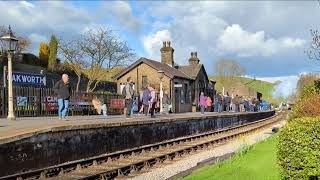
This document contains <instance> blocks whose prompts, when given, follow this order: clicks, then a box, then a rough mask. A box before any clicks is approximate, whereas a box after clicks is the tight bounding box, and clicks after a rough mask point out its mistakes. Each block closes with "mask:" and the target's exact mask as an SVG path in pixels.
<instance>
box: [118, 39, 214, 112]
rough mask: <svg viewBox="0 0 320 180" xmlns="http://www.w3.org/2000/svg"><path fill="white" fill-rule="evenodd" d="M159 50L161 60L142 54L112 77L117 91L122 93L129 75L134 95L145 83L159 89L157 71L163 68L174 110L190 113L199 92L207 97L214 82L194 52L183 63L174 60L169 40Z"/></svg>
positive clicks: (212, 88) (210, 93) (166, 86)
mask: <svg viewBox="0 0 320 180" xmlns="http://www.w3.org/2000/svg"><path fill="white" fill-rule="evenodd" d="M160 52H161V61H156V60H151V59H147V58H144V57H141V58H140V59H139V60H137V61H136V62H134V63H133V64H131V65H130V66H129V67H128V68H126V69H124V70H123V71H121V72H120V73H119V74H117V75H116V76H114V79H115V80H116V81H117V89H118V93H121V92H122V89H123V87H124V85H125V83H126V80H127V78H128V77H131V78H132V79H133V81H134V83H135V84H134V89H135V90H136V92H137V94H138V92H139V91H140V90H141V89H143V88H145V87H146V86H147V85H148V84H153V85H154V86H155V88H156V90H157V91H158V92H159V84H160V79H159V75H158V71H163V72H164V77H163V79H162V84H163V91H165V90H167V91H168V92H169V96H170V97H171V101H172V108H173V111H174V112H175V113H181V112H191V111H192V105H196V104H197V103H198V99H199V95H200V93H201V92H204V93H205V94H206V95H210V96H212V95H213V94H214V92H215V91H214V84H215V82H212V81H209V79H208V76H207V73H206V70H205V68H204V66H203V65H202V64H200V60H199V59H198V57H197V52H191V57H190V58H189V64H188V65H182V66H179V65H177V64H175V62H174V56H173V55H174V49H173V48H172V47H171V43H170V41H167V42H163V46H162V48H161V49H160Z"/></svg>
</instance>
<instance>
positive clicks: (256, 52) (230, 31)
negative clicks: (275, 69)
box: [217, 24, 305, 57]
mask: <svg viewBox="0 0 320 180" xmlns="http://www.w3.org/2000/svg"><path fill="white" fill-rule="evenodd" d="M304 44H305V40H303V39H299V38H291V37H283V38H279V39H274V38H266V35H265V32H264V31H258V32H254V33H252V32H249V31H245V30H243V29H242V27H241V26H240V25H239V24H233V25H231V26H228V27H227V28H226V29H225V31H224V32H223V33H222V34H221V36H220V37H219V40H218V44H217V47H218V49H219V50H221V51H222V52H226V53H235V54H237V55H238V56H242V57H247V56H261V55H262V56H270V55H274V54H275V53H279V52H281V51H283V50H285V49H287V48H295V47H299V46H302V45H304Z"/></svg>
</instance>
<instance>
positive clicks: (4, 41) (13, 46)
mask: <svg viewBox="0 0 320 180" xmlns="http://www.w3.org/2000/svg"><path fill="white" fill-rule="evenodd" d="M0 39H1V45H2V49H3V51H11V52H13V51H16V50H17V47H18V41H19V40H18V39H17V38H16V37H15V36H14V35H13V34H12V31H11V28H10V26H9V31H8V33H6V34H4V35H3V36H2V37H1V38H0Z"/></svg>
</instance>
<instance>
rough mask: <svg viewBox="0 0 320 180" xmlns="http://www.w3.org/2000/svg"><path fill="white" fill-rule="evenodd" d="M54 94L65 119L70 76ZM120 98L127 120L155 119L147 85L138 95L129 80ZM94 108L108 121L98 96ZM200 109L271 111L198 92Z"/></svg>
mask: <svg viewBox="0 0 320 180" xmlns="http://www.w3.org/2000/svg"><path fill="white" fill-rule="evenodd" d="M53 89H54V93H55V94H56V95H57V96H58V115H59V118H60V119H65V120H66V116H67V113H68V106H69V99H70V96H71V86H70V84H69V76H68V75H67V74H63V75H62V79H61V80H60V81H58V82H57V83H56V84H55V86H54V88H53ZM122 96H123V98H124V99H125V104H126V117H127V118H130V117H131V116H132V114H133V113H134V112H137V113H139V114H144V115H146V116H147V115H148V114H150V115H151V117H152V118H154V117H155V111H156V109H160V98H159V95H158V93H157V91H156V89H155V86H154V85H152V84H149V85H147V87H144V88H143V89H141V91H140V93H139V95H137V93H136V92H135V90H134V87H133V80H132V78H131V77H128V78H127V83H126V84H125V86H124V88H123V90H122ZM91 103H92V105H93V107H94V108H95V109H96V110H97V112H98V114H101V112H102V114H103V115H104V116H105V117H107V106H106V104H105V103H104V102H102V101H101V100H99V99H98V98H97V96H94V97H93V98H92V101H91ZM162 105H163V107H162V108H163V113H164V114H169V112H170V111H171V107H172V105H171V99H170V97H169V94H168V91H166V90H165V91H164V93H163V95H162ZM198 106H199V109H200V111H201V113H202V114H203V113H204V112H205V111H207V112H212V111H214V112H223V111H227V112H243V111H247V112H257V111H260V110H266V109H270V108H271V106H270V105H269V104H268V103H266V102H265V101H261V100H258V99H256V98H252V99H250V98H249V97H242V96H238V95H236V96H234V97H231V96H229V93H228V92H227V94H226V95H223V94H222V93H217V94H216V95H214V96H213V99H211V97H210V96H205V95H204V92H201V94H200V97H199V103H198Z"/></svg>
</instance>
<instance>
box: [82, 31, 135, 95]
mask: <svg viewBox="0 0 320 180" xmlns="http://www.w3.org/2000/svg"><path fill="white" fill-rule="evenodd" d="M82 37H83V38H81V39H80V40H79V41H78V45H79V47H80V49H81V51H82V53H83V55H84V57H85V59H86V60H87V61H88V64H89V66H88V68H87V69H86V71H85V74H86V76H87V77H88V79H89V81H88V84H87V88H86V91H87V92H92V91H94V89H95V88H96V87H97V85H98V83H99V82H101V81H102V80H103V79H104V78H105V76H106V73H108V71H106V69H105V68H104V67H105V65H106V66H107V68H108V70H112V69H113V68H115V67H117V66H121V65H124V64H126V62H127V61H128V60H129V59H131V58H132V57H133V56H134V54H133V53H132V50H131V49H130V48H129V46H128V45H127V43H126V42H125V41H122V40H120V38H119V37H118V36H116V35H115V33H114V31H113V30H110V29H105V28H99V29H97V30H92V29H91V30H89V31H87V32H85V33H84V34H83V35H82Z"/></svg>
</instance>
